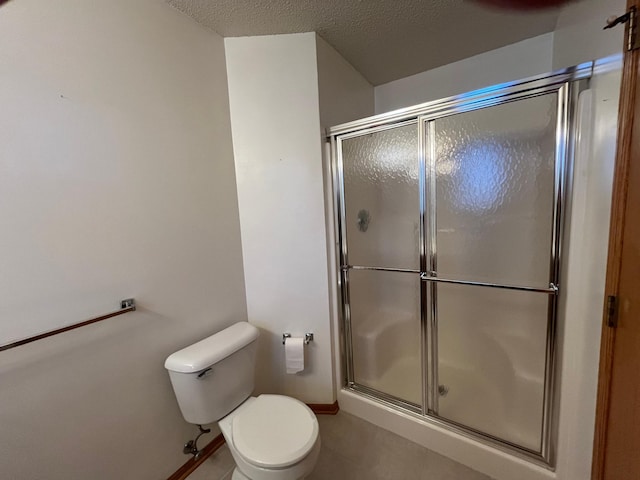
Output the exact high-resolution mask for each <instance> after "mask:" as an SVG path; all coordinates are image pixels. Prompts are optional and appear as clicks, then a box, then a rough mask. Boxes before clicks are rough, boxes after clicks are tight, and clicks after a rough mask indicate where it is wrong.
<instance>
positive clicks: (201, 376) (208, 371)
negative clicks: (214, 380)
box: [198, 367, 213, 380]
mask: <svg viewBox="0 0 640 480" xmlns="http://www.w3.org/2000/svg"><path fill="white" fill-rule="evenodd" d="M212 374H213V369H212V368H211V367H209V368H205V369H204V370H203V371H201V372H200V373H199V374H198V380H203V379H205V378H207V377H208V376H210V375H212Z"/></svg>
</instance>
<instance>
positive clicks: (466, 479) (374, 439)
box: [189, 412, 491, 480]
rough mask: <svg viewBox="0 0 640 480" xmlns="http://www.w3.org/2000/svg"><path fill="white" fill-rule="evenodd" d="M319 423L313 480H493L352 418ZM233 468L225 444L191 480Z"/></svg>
mask: <svg viewBox="0 0 640 480" xmlns="http://www.w3.org/2000/svg"><path fill="white" fill-rule="evenodd" d="M318 422H319V423H320V435H321V437H322V449H321V451H320V458H319V460H318V464H317V465H316V468H315V470H314V472H313V473H312V474H311V475H310V476H309V477H308V480H361V479H362V480H365V479H367V480H395V479H398V480H491V478H490V477H488V476H486V475H483V474H481V473H478V472H476V471H475V470H472V469H470V468H468V467H465V466H464V465H462V464H460V463H457V462H454V461H453V460H450V459H448V458H447V457H443V456H442V455H439V454H437V453H435V452H432V451H431V450H427V449H426V448H423V447H421V446H419V445H417V444H415V443H413V442H410V441H409V440H406V439H404V438H402V437H400V436H398V435H395V434H393V433H391V432H388V431H387V430H384V429H382V428H379V427H376V426H375V425H373V424H371V423H369V422H366V421H364V420H361V419H359V418H357V417H354V416H352V415H349V414H346V413H342V412H339V413H338V414H337V415H318ZM233 468H234V463H233V458H231V454H230V453H229V449H228V448H227V446H226V445H225V446H223V447H222V448H220V450H218V451H217V452H216V453H215V454H214V455H213V456H212V457H211V458H209V459H207V461H206V462H204V463H203V464H202V465H201V466H200V467H199V468H198V469H197V470H196V471H195V472H193V473H192V474H191V475H190V476H189V480H230V479H231V472H232V471H233Z"/></svg>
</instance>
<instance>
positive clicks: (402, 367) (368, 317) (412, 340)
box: [349, 270, 422, 405]
mask: <svg viewBox="0 0 640 480" xmlns="http://www.w3.org/2000/svg"><path fill="white" fill-rule="evenodd" d="M349 292H350V297H351V298H350V300H351V301H350V311H351V337H352V341H353V365H354V375H355V381H356V383H359V384H361V385H365V386H367V387H370V388H375V389H376V390H379V391H381V392H384V393H387V394H389V395H393V396H395V397H398V398H401V399H403V400H406V401H409V402H411V403H415V404H416V405H420V404H421V403H422V393H421V392H422V380H421V377H422V371H421V367H420V362H421V361H420V277H419V275H418V274H412V273H397V272H385V271H371V270H350V271H349Z"/></svg>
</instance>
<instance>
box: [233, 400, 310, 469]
mask: <svg viewBox="0 0 640 480" xmlns="http://www.w3.org/2000/svg"><path fill="white" fill-rule="evenodd" d="M232 436H233V444H234V445H235V447H236V450H237V451H238V453H239V454H240V455H241V456H242V458H244V459H245V460H246V461H247V462H249V463H251V464H253V465H256V466H259V467H262V468H283V467H288V466H290V465H293V464H295V463H297V462H299V461H300V460H302V459H303V458H304V457H306V456H307V455H308V454H309V452H310V451H311V449H312V448H313V446H314V445H315V443H316V440H317V439H318V421H317V419H316V417H315V415H314V414H313V412H312V411H311V409H310V408H309V407H307V406H306V405H305V404H304V403H302V402H300V401H299V400H296V399H294V398H291V397H285V396H282V395H260V396H259V397H258V398H256V399H255V400H254V401H253V402H251V404H249V405H246V406H245V408H242V409H241V411H239V412H238V414H237V415H235V416H234V417H233V420H232Z"/></svg>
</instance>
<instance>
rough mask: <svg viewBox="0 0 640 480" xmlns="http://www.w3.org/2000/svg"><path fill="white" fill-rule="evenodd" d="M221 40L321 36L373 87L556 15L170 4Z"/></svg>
mask: <svg viewBox="0 0 640 480" xmlns="http://www.w3.org/2000/svg"><path fill="white" fill-rule="evenodd" d="M167 1H168V3H169V4H170V5H172V6H174V7H175V8H177V9H178V10H181V11H183V12H184V13H186V14H187V15H189V16H191V17H193V18H194V19H195V20H196V21H198V22H199V23H201V24H203V25H205V26H207V27H209V28H211V29H213V30H215V31H216V32H218V33H219V34H220V35H222V36H224V37H239V36H248V35H270V34H278V33H297V32H311V31H315V32H317V33H319V34H320V35H321V36H322V37H323V38H324V39H325V40H326V41H327V42H329V43H330V44H331V45H332V46H333V47H334V48H335V49H336V50H338V51H339V52H340V53H341V54H342V55H343V56H344V57H345V58H346V59H347V60H348V61H349V62H350V63H351V64H352V65H353V66H354V67H355V68H356V69H357V70H358V71H360V73H362V74H363V75H364V76H365V77H366V78H367V79H368V80H369V82H371V83H372V84H373V85H380V84H382V83H386V82H389V81H391V80H396V79H398V78H402V77H406V76H408V75H412V74H414V73H418V72H422V71H424V70H429V69H431V68H434V67H438V66H440V65H445V64H447V63H451V62H455V61H457V60H460V59H463V58H466V57H470V56H472V55H476V54H478V53H482V52H486V51H488V50H492V49H494V48H498V47H502V46H504V45H508V44H510V43H514V42H517V41H520V40H524V39H525V38H530V37H534V36H536V35H540V34H543V33H546V32H550V31H552V30H553V29H554V27H555V23H556V19H557V16H558V12H557V11H556V10H546V11H542V12H537V13H531V12H527V13H522V12H521V13H515V12H505V11H500V10H493V9H491V8H488V7H483V6H480V5H478V4H476V3H474V2H472V1H469V0H167Z"/></svg>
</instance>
